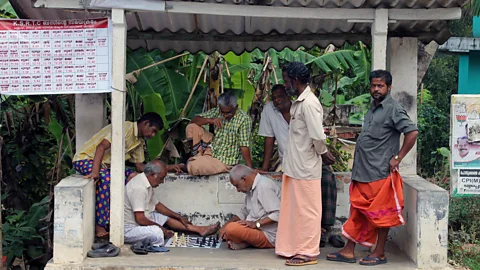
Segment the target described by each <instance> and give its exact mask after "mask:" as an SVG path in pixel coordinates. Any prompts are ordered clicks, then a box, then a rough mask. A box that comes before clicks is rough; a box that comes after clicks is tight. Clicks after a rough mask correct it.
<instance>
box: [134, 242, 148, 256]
mask: <svg viewBox="0 0 480 270" xmlns="http://www.w3.org/2000/svg"><path fill="white" fill-rule="evenodd" d="M130 249H131V250H132V251H133V253H135V254H137V255H146V254H148V250H147V247H146V246H145V245H144V243H143V241H138V242H136V243H135V244H133V245H131V246H130Z"/></svg>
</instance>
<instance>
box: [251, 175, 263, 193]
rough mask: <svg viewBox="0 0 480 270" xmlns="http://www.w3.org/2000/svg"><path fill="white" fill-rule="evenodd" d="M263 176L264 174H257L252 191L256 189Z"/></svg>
mask: <svg viewBox="0 0 480 270" xmlns="http://www.w3.org/2000/svg"><path fill="white" fill-rule="evenodd" d="M261 177H262V175H261V174H259V173H257V176H255V180H253V185H252V190H251V191H253V190H254V189H255V187H256V186H257V184H258V181H260V178H261Z"/></svg>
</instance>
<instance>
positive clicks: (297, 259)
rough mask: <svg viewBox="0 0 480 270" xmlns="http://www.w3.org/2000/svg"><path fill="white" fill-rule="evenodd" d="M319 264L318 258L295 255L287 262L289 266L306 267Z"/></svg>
mask: <svg viewBox="0 0 480 270" xmlns="http://www.w3.org/2000/svg"><path fill="white" fill-rule="evenodd" d="M317 263H318V260H317V258H315V257H308V256H304V255H295V256H293V258H291V259H289V260H288V261H286V262H285V264H286V265H288V266H304V265H312V264H317Z"/></svg>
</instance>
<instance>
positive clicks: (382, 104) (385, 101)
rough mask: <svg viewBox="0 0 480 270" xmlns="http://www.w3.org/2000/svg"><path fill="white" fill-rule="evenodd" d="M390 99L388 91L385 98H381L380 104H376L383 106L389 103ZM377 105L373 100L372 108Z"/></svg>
mask: <svg viewBox="0 0 480 270" xmlns="http://www.w3.org/2000/svg"><path fill="white" fill-rule="evenodd" d="M390 101H392V95H390V93H388V94H387V95H386V96H385V99H383V100H382V102H380V104H379V105H378V106H382V107H384V106H385V104H387V103H389V102H390ZM378 106H375V100H373V101H372V108H374V109H375V108H376V107H378Z"/></svg>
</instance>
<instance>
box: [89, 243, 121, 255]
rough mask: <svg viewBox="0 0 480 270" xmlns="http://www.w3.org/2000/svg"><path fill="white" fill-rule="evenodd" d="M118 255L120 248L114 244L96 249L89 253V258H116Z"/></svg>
mask: <svg viewBox="0 0 480 270" xmlns="http://www.w3.org/2000/svg"><path fill="white" fill-rule="evenodd" d="M118 254H120V248H118V247H116V246H115V245H113V244H108V245H106V246H104V247H103V248H99V249H94V250H90V251H89V252H87V256H88V257H90V258H104V257H116V256H118Z"/></svg>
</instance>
